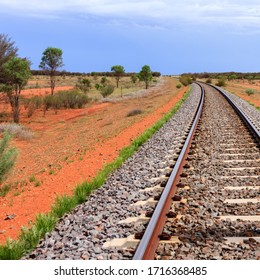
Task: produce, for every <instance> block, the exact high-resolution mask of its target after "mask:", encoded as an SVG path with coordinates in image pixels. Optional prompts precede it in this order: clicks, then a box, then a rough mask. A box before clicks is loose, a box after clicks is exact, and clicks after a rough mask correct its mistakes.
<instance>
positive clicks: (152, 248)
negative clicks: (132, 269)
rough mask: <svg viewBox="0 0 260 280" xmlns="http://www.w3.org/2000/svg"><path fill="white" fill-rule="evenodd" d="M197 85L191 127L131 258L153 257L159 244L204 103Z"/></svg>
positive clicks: (202, 94)
mask: <svg viewBox="0 0 260 280" xmlns="http://www.w3.org/2000/svg"><path fill="white" fill-rule="evenodd" d="M196 84H197V85H199V87H200V88H201V98H200V102H199V105H198V108H197V111H196V113H195V116H194V119H193V124H192V126H191V129H190V131H189V133H188V136H187V138H186V140H185V143H184V145H183V147H182V150H181V152H180V155H179V157H178V159H177V161H176V163H175V165H174V168H173V170H172V172H171V175H170V177H169V180H168V182H167V184H166V186H165V188H164V190H163V192H162V195H161V197H160V200H159V201H158V203H157V205H156V208H155V210H154V213H153V215H152V217H151V219H150V222H149V224H148V226H147V228H146V230H145V233H144V235H143V237H142V239H141V241H140V243H139V245H138V247H137V249H136V251H135V254H134V256H133V260H151V259H153V258H154V254H155V252H156V249H157V247H158V244H159V235H160V234H161V233H162V230H163V227H164V223H165V221H166V214H167V213H168V211H169V209H170V207H171V203H172V201H171V199H172V197H173V196H174V194H175V192H176V189H177V187H176V185H177V184H178V182H179V178H180V175H181V172H182V169H183V166H184V164H185V160H186V158H187V155H188V152H189V148H190V146H191V142H192V139H193V136H194V133H195V131H196V127H197V125H198V122H199V118H200V115H201V112H202V107H203V103H204V95H205V94H204V89H203V87H202V86H201V85H200V84H199V83H196Z"/></svg>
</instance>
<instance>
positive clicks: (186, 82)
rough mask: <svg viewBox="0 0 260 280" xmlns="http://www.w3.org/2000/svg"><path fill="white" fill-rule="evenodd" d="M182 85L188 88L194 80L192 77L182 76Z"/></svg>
mask: <svg viewBox="0 0 260 280" xmlns="http://www.w3.org/2000/svg"><path fill="white" fill-rule="evenodd" d="M179 81H180V83H182V84H183V85H184V86H188V85H189V84H191V83H192V79H191V77H190V76H181V77H180V79H179Z"/></svg>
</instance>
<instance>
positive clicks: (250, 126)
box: [203, 83, 260, 144]
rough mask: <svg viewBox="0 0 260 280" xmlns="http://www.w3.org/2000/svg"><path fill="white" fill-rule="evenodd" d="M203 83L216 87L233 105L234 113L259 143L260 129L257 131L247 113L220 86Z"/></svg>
mask: <svg viewBox="0 0 260 280" xmlns="http://www.w3.org/2000/svg"><path fill="white" fill-rule="evenodd" d="M203 84H204V83H203ZM205 84H206V85H208V86H211V87H213V88H214V89H216V90H217V91H218V92H220V93H221V94H222V95H223V96H224V97H225V99H226V100H227V101H228V103H229V104H230V105H231V106H232V107H233V109H234V110H235V111H236V113H237V114H238V115H239V117H240V118H241V119H242V121H243V122H244V123H245V124H246V126H247V127H248V129H249V130H250V131H251V133H252V134H253V136H254V137H255V139H256V141H257V142H258V144H260V131H258V129H257V128H256V127H255V125H254V124H253V123H252V122H251V121H250V119H249V118H248V117H247V115H246V114H245V113H244V112H243V111H242V110H241V109H240V108H239V107H238V106H237V105H236V104H235V103H234V101H232V100H231V98H229V97H228V96H227V94H226V93H225V92H224V91H223V89H222V88H220V87H217V86H214V85H211V84H207V83H205Z"/></svg>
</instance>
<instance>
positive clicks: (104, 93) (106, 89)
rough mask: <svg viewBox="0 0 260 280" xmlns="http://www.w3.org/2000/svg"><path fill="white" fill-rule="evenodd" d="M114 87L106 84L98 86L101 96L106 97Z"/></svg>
mask: <svg viewBox="0 0 260 280" xmlns="http://www.w3.org/2000/svg"><path fill="white" fill-rule="evenodd" d="M114 89H115V87H114V86H112V85H106V86H103V87H100V88H99V91H100V94H101V95H102V96H103V97H107V96H109V95H110V94H112V93H113V92H114Z"/></svg>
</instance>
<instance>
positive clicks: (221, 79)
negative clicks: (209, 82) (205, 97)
mask: <svg viewBox="0 0 260 280" xmlns="http://www.w3.org/2000/svg"><path fill="white" fill-rule="evenodd" d="M225 85H226V79H224V78H219V79H218V81H217V83H216V86H219V87H224V86H225Z"/></svg>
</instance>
